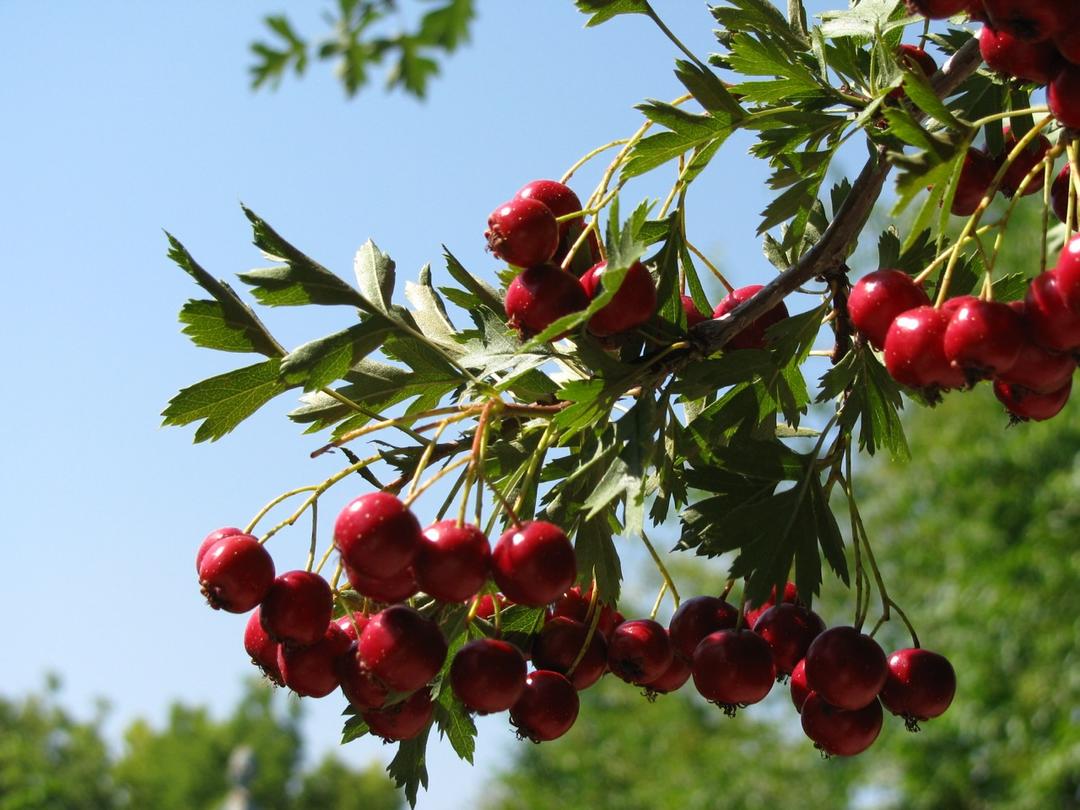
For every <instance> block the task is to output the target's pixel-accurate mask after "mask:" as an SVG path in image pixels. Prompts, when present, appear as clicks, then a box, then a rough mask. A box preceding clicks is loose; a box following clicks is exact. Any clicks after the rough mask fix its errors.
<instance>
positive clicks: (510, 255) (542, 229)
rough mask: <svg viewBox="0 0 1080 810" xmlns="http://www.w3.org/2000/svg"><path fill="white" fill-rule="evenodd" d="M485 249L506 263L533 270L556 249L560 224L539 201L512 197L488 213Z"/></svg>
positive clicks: (547, 259) (549, 257)
mask: <svg viewBox="0 0 1080 810" xmlns="http://www.w3.org/2000/svg"><path fill="white" fill-rule="evenodd" d="M484 238H485V239H487V243H488V249H489V250H490V251H491V252H492V253H494V254H495V255H496V256H498V257H499V258H500V259H502V260H503V261H505V262H507V263H508V264H512V265H514V266H516V267H535V266H536V265H539V264H543V263H544V262H546V261H549V260H550V259H551V257H552V256H554V255H555V251H556V250H557V249H558V247H559V224H558V223H557V222H556V221H555V215H554V214H553V213H552V212H551V209H550V208H548V207H547V206H546V205H544V204H543V203H542V202H540V201H539V200H535V199H529V198H527V197H526V198H523V197H515V198H514V199H512V200H510V201H509V202H505V203H503V204H502V205H500V206H499V207H498V208H496V209H495V210H494V211H492V212H491V216H489V217H488V229H487V231H485V232H484Z"/></svg>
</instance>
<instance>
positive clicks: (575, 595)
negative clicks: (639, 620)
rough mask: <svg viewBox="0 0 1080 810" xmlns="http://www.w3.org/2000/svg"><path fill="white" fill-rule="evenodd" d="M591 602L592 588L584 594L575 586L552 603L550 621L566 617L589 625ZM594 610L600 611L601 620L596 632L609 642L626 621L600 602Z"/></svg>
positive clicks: (549, 612) (609, 606)
mask: <svg viewBox="0 0 1080 810" xmlns="http://www.w3.org/2000/svg"><path fill="white" fill-rule="evenodd" d="M591 601H592V589H591V588H590V589H589V590H588V591H587V592H585V593H582V592H581V588H579V587H578V586H577V585H575V586H574V587H573V588H570V590H568V591H567V592H566V593H564V594H563V595H562V596H560V597H559V598H558V599H556V600H555V601H554V602H553V603H552V605H551V608H550V609H549V610H548V619H552V618H554V617H556V616H565V617H566V618H567V619H573V620H574V621H578V622H581V623H582V624H588V623H589V621H590V617H589V603H590V602H591ZM594 610H599V611H600V618H599V619H597V622H596V632H597V633H600V635H602V636H603V637H604V640H605V641H607V640H608V639H609V638H611V634H612V632H614V630H615V628H616V627H618V626H619V625H620V624H622V623H623V621H625V619H623V615H622V614H621V613H619V611H617V610H615V608H613V607H612V606H611V605H605V604H603V603H601V602H599V601H598V602H597V603H596V607H595V608H594Z"/></svg>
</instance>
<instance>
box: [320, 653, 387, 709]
mask: <svg viewBox="0 0 1080 810" xmlns="http://www.w3.org/2000/svg"><path fill="white" fill-rule="evenodd" d="M334 672H335V674H336V675H337V678H338V681H339V682H340V683H341V692H342V694H343V695H345V699H346V700H347V701H349V703H350V704H351V705H352V707H353V708H354V709H356V710H357V711H358V712H363V711H367V710H368V709H379V708H382V706H383V705H385V704H386V700H387V698H388V697H389V696H390V690H389V689H387V688H386V686H385V685H384V684H383V683H382V681H380V680H379V679H378V678H376V677H375V675H374V674H373V673H372V672H371V670H370V669H368V668H367V666H366V665H365V664H364V660H363V659H362V658H361V657H360V652H359V645H358V644H357V643H356V642H355V641H354V642H353V643H352V644H350V645H349V648H348V650H346V651H345V653H344V654H343V655H340V656H338V659H337V661H336V662H335V665H334Z"/></svg>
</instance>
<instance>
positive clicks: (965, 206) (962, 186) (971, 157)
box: [949, 148, 998, 217]
mask: <svg viewBox="0 0 1080 810" xmlns="http://www.w3.org/2000/svg"><path fill="white" fill-rule="evenodd" d="M997 170H998V164H997V161H996V160H994V159H993V158H992V157H990V156H989V155H988V154H986V152H984V151H983V150H982V149H975V148H971V149H968V152H967V155H965V156H964V164H963V166H961V167H960V179H959V180H958V181H957V183H956V194H955V196H954V197H953V203H952V207H951V208H950V209H949V210H950V211H951V212H952V213H953V214H955V215H956V216H958V217H968V216H971V215H972V214H974V213H975V209H976V208H978V207H979V203H980V202H982V199H983V197H985V196H986V193H987V192H988V191H989V190H990V184H991V183H993V182H994V176H995V175H996V174H997Z"/></svg>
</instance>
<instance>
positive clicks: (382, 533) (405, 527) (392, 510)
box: [334, 492, 423, 579]
mask: <svg viewBox="0 0 1080 810" xmlns="http://www.w3.org/2000/svg"><path fill="white" fill-rule="evenodd" d="M422 543H423V537H422V536H421V534H420V523H419V522H418V521H417V520H416V516H415V515H413V513H412V511H411V510H410V509H409V507H407V506H405V504H404V503H402V502H401V501H400V500H399V499H398V498H397V497H396V496H394V495H391V494H390V493H389V492H369V493H368V494H367V495H361V496H360V497H359V498H355V499H354V500H353V501H351V502H350V503H349V505H348V506H346V507H345V508H344V509H342V510H341V513H340V514H339V515H338V517H337V521H336V522H335V523H334V544H335V545H336V546H337V548H338V551H340V552H341V558H342V560H344V561H345V563H347V564H348V565H349V566H350V567H351V568H353V570H355V571H357V572H358V573H360V574H361V575H363V576H366V577H373V578H377V579H384V578H387V577H392V576H395V575H397V574H400V573H401V572H402V571H403V570H404V569H406V568H408V567H409V566H410V565H411V564H412V561H413V559H414V558H415V557H416V555H417V553H418V552H419V551H420V546H421V545H422Z"/></svg>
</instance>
